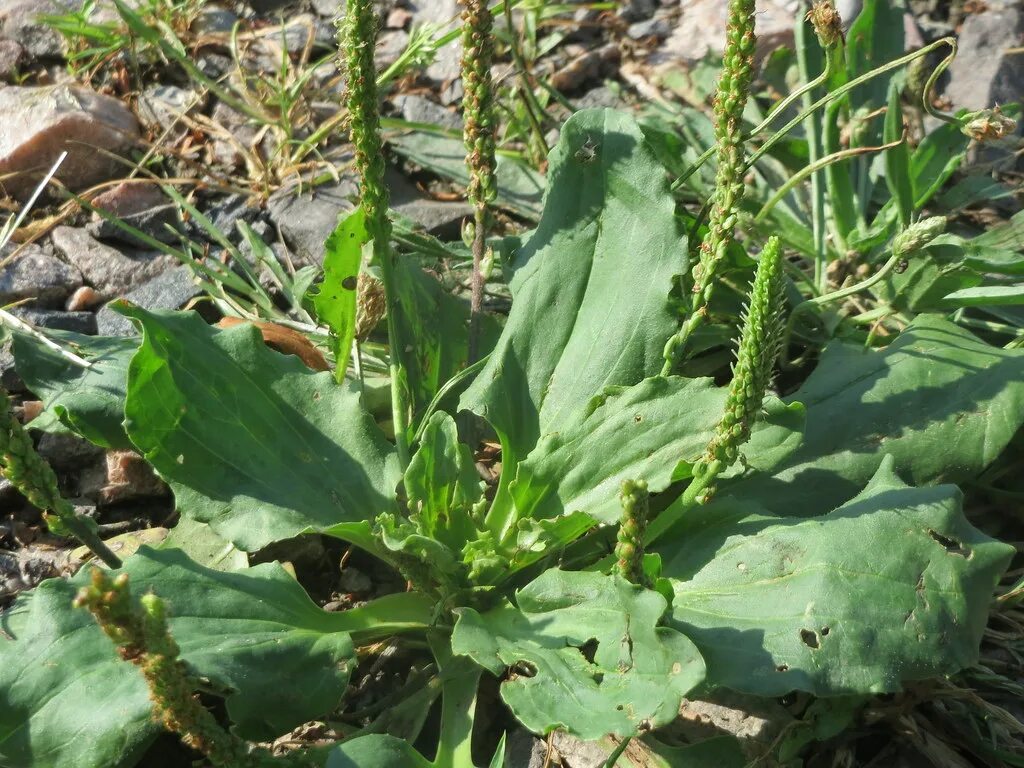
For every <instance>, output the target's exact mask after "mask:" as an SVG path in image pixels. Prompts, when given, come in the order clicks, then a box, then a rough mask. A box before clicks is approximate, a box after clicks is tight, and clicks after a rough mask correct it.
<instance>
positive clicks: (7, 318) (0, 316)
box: [0, 309, 92, 368]
mask: <svg viewBox="0 0 1024 768" xmlns="http://www.w3.org/2000/svg"><path fill="white" fill-rule="evenodd" d="M0 324H2V325H7V326H10V327H11V328H14V329H15V330H18V331H21V332H22V333H25V334H28V335H29V336H31V337H32V338H33V339H35V340H36V341H38V342H39V343H40V344H42V345H43V346H45V347H48V348H49V349H52V350H53V351H54V352H56V353H57V354H59V355H60V356H61V357H63V358H64V359H65V360H69V361H70V362H72V363H74V364H75V365H77V366H80V367H82V368H92V363H90V362H89V361H88V360H86V359H85V358H83V357H79V356H78V355H76V354H75V353H74V352H69V351H68V350H66V349H64V347H62V346H61V345H60V344H58V343H57V342H55V341H52V340H51V339H49V338H47V337H46V336H44V335H43V334H42V333H40V332H39V331H37V330H36V329H35V328H33V327H32V326H31V325H29V324H28V323H26V322H25V321H24V320H22V319H21V318H18V317H15V316H14V315H12V314H11V313H10V312H8V311H7V310H5V309H0Z"/></svg>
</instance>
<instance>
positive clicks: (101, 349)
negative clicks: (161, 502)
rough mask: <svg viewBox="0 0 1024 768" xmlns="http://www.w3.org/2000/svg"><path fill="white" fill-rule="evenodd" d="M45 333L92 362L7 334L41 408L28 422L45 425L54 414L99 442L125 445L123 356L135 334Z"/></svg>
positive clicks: (49, 424)
mask: <svg viewBox="0 0 1024 768" xmlns="http://www.w3.org/2000/svg"><path fill="white" fill-rule="evenodd" d="M47 333H48V335H50V336H51V337H52V338H53V340H54V341H56V342H57V343H58V344H61V345H62V346H64V347H66V348H67V349H68V350H70V351H72V352H74V353H75V354H76V355H78V356H79V357H82V358H85V359H86V360H88V361H89V362H90V363H92V367H90V368H81V367H79V366H77V365H75V364H74V363H72V362H70V361H69V360H68V359H67V358H65V357H63V356H62V355H60V354H59V353H57V352H55V351H54V350H52V349H50V348H49V347H46V346H44V345H42V344H40V343H39V342H38V341H36V340H35V339H33V338H32V337H30V336H27V335H25V334H22V333H17V332H15V333H14V334H12V335H13V337H14V359H15V361H16V364H17V369H18V373H19V374H20V375H21V377H22V378H23V379H24V380H25V384H26V385H28V388H29V389H30V390H32V392H34V393H35V394H36V395H37V396H38V397H40V398H41V399H42V401H43V407H44V408H45V410H44V412H43V414H42V415H41V416H39V417H38V418H37V419H35V421H33V423H32V425H31V426H33V427H35V428H37V429H43V430H47V431H50V430H51V429H52V428H54V427H55V426H56V425H55V424H54V420H56V421H57V423H58V424H60V425H63V427H65V428H66V429H70V430H71V431H73V432H76V433H78V434H79V435H81V436H82V437H84V438H85V439H86V440H89V441H90V442H92V443H95V444H96V445H100V446H103V447H104V448H115V449H126V448H131V447H132V445H131V443H130V442H129V441H128V437H127V436H126V435H125V433H124V426H123V422H124V398H125V386H126V382H127V379H128V361H129V360H130V359H131V356H132V355H133V354H135V351H136V350H137V349H138V348H139V340H138V339H136V338H123V337H113V338H108V337H103V336H85V335H82V334H80V333H72V332H70V331H47Z"/></svg>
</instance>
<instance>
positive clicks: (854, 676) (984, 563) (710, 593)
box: [659, 457, 1014, 696]
mask: <svg viewBox="0 0 1024 768" xmlns="http://www.w3.org/2000/svg"><path fill="white" fill-rule="evenodd" d="M893 464H894V462H893V461H892V459H891V457H890V458H889V459H888V460H887V461H886V462H885V464H884V465H883V466H882V467H881V469H880V470H879V472H878V474H877V475H876V476H875V477H874V478H873V480H872V481H871V482H870V484H869V485H868V486H867V488H865V489H864V490H863V492H861V493H860V494H859V495H858V496H856V497H855V498H853V499H852V500H850V501H849V502H848V503H846V504H845V505H843V506H842V507H840V508H839V509H836V510H835V511H833V512H831V513H829V514H827V515H825V516H823V517H819V518H814V519H811V520H801V519H796V518H781V519H780V518H775V519H771V518H760V519H758V518H752V519H750V520H749V521H747V522H743V523H741V524H740V525H738V526H737V525H735V524H732V525H726V526H722V527H721V529H720V530H719V531H718V532H717V535H718V536H720V538H719V540H718V546H717V547H713V548H711V550H710V551H709V550H708V549H707V547H708V544H709V543H710V542H711V541H713V539H714V536H715V535H716V532H715V531H714V530H713V529H711V530H706V531H705V532H704V533H703V535H700V536H697V537H694V538H695V539H696V541H691V540H690V539H689V538H688V537H686V536H681V538H680V539H679V540H678V541H676V542H674V543H672V542H670V543H667V544H665V545H664V546H662V547H659V549H660V550H661V551H662V554H663V555H664V556H665V562H664V570H663V575H665V576H668V577H673V576H674V575H675V573H676V561H675V560H674V559H673V558H672V550H673V549H674V550H675V552H676V554H677V556H678V557H679V558H680V560H681V561H682V562H683V563H684V567H683V570H684V571H685V570H686V567H685V561H686V560H687V559H688V558H689V557H692V556H693V553H696V552H697V549H696V548H698V547H699V548H701V550H702V552H701V554H702V555H703V557H704V559H705V561H706V564H705V565H704V566H703V567H701V568H700V569H699V570H698V571H697V572H696V573H695V574H694V575H693V576H692V577H691V578H689V579H688V580H686V581H676V582H675V599H674V601H673V604H672V613H671V620H670V622H669V623H670V626H672V627H674V628H676V629H678V630H679V631H680V632H683V633H685V634H686V635H687V636H688V637H690V638H691V639H692V640H693V641H694V642H695V643H696V644H697V646H698V648H700V651H701V653H702V654H703V656H704V658H705V660H706V662H707V666H708V680H707V681H708V683H709V684H711V685H714V686H721V687H726V688H732V689H734V690H738V691H743V692H747V693H753V694H757V695H762V696H779V695H782V694H784V693H787V692H789V691H792V690H802V691H808V692H811V693H813V694H815V695H818V696H829V695H833V696H834V695H838V694H852V693H883V692H892V691H897V690H899V689H900V687H901V685H902V684H903V683H905V682H908V681H911V680H921V679H926V678H930V677H937V676H940V675H947V674H952V673H953V672H956V671H958V670H960V669H962V668H964V667H965V666H968V665H970V664H973V663H974V662H975V661H976V660H977V656H978V646H979V644H980V642H981V636H982V633H983V631H984V629H985V624H986V622H987V620H988V611H989V603H990V602H991V598H992V593H993V590H994V588H995V585H996V583H997V582H998V580H999V578H1000V576H1001V575H1002V573H1003V571H1004V570H1005V568H1006V566H1007V565H1008V563H1009V561H1010V558H1011V557H1012V556H1013V552H1014V550H1013V547H1011V546H1009V545H1006V544H1002V543H1000V542H997V541H995V540H994V539H990V538H989V537H988V536H985V535H984V534H982V533H981V532H980V531H978V530H977V529H975V528H974V527H973V526H971V525H970V523H968V522H967V520H966V518H965V517H964V516H963V512H962V501H963V500H962V496H961V493H960V491H959V490H958V489H957V488H956V487H954V486H949V485H943V486H936V487H931V488H910V487H908V486H906V485H904V484H903V483H902V482H901V481H900V480H899V478H897V477H896V476H895V475H894V474H893V472H892V467H893ZM691 547H693V548H694V549H693V550H692V553H689V554H688V553H686V550H687V549H688V548H691ZM710 552H714V555H713V556H711V557H710V558H708V555H709V554H710Z"/></svg>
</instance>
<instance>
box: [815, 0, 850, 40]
mask: <svg viewBox="0 0 1024 768" xmlns="http://www.w3.org/2000/svg"><path fill="white" fill-rule="evenodd" d="M807 20H808V21H810V22H811V25H812V26H813V27H814V34H816V35H817V36H818V42H819V43H821V47H822V48H824V49H826V50H827V49H829V48H832V47H833V46H835V45H837V44H838V43H840V42H842V41H843V19H842V17H841V16H840V15H839V11H837V10H836V7H835V5H833V4H832V0H817V2H815V3H814V5H812V6H811V10H809V11H808V12H807Z"/></svg>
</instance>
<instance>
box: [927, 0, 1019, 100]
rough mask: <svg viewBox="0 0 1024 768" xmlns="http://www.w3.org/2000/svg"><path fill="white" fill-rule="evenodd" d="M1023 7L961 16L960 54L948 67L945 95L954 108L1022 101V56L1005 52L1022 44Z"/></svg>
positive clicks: (1003, 8)
mask: <svg viewBox="0 0 1024 768" xmlns="http://www.w3.org/2000/svg"><path fill="white" fill-rule="evenodd" d="M1022 34H1024V7H1021V6H1020V5H1019V4H1018V5H1017V6H1016V7H1009V6H1004V7H999V6H992V5H991V4H990V6H989V8H988V9H987V10H984V11H981V12H980V13H975V14H971V15H970V16H968V17H967V18H966V19H964V23H963V26H962V28H961V30H960V40H959V46H960V53H959V54H958V55H957V57H956V58H955V59H954V60H953V63H952V64H951V65H950V67H949V85H948V86H947V87H946V90H945V95H946V96H947V97H948V98H949V99H950V100H951V101H952V102H953V106H954V108H960V107H966V108H967V109H972V110H976V109H984V108H986V107H994V106H996V105H998V104H1008V103H1010V102H1019V101H1021V100H1024V57H1022V56H1020V55H1019V54H1014V53H1004V51H1005V50H1006V49H1007V48H1014V47H1017V46H1019V45H1020V44H1021V35H1022Z"/></svg>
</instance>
